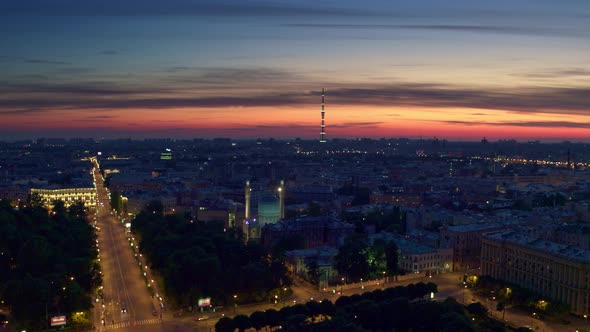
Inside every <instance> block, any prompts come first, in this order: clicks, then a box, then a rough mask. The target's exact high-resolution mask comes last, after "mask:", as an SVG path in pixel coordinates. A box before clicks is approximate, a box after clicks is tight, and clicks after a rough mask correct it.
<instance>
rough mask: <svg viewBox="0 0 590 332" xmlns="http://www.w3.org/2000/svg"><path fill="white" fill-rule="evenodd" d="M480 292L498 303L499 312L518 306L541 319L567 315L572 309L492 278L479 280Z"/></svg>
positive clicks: (477, 285) (477, 283) (486, 277)
mask: <svg viewBox="0 0 590 332" xmlns="http://www.w3.org/2000/svg"><path fill="white" fill-rule="evenodd" d="M475 286H476V287H477V288H478V291H479V292H480V293H482V294H483V295H484V296H487V297H494V298H495V299H496V300H497V301H498V305H497V310H498V311H502V312H503V314H504V311H505V310H506V307H508V306H518V307H522V308H524V309H528V310H530V311H531V312H533V311H534V312H536V314H538V315H539V316H540V317H543V316H546V315H547V316H552V315H560V314H567V313H569V312H570V307H569V306H568V305H566V304H564V303H561V302H558V301H553V300H549V299H545V298H543V297H542V296H540V295H539V294H536V293H534V292H531V291H530V290H528V289H525V288H522V287H520V286H518V285H514V284H510V283H506V282H504V281H501V280H497V279H494V278H492V277H490V276H481V277H479V278H477V282H476V285H475Z"/></svg>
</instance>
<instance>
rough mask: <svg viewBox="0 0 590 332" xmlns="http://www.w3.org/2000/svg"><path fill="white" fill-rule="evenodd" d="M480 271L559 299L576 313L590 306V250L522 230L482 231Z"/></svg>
mask: <svg viewBox="0 0 590 332" xmlns="http://www.w3.org/2000/svg"><path fill="white" fill-rule="evenodd" d="M481 265H482V266H481V273H482V274H483V275H488V276H491V277H493V278H495V279H499V280H503V281H506V282H510V283H513V284H517V285H520V286H521V287H524V288H526V289H529V290H531V291H533V292H535V293H538V294H540V295H541V296H544V297H547V298H548V299H553V300H557V301H560V302H563V303H565V304H567V305H569V306H570V307H571V310H572V312H574V313H576V314H578V315H587V314H588V313H589V309H590V283H589V279H588V278H589V277H590V251H589V250H586V249H583V248H580V247H576V246H572V245H564V244H558V243H555V242H550V241H547V240H544V239H540V238H535V237H529V236H526V235H524V233H522V232H517V231H504V232H496V233H490V234H486V235H485V236H484V237H483V239H482V248H481Z"/></svg>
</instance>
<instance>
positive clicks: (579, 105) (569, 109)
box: [0, 67, 590, 125]
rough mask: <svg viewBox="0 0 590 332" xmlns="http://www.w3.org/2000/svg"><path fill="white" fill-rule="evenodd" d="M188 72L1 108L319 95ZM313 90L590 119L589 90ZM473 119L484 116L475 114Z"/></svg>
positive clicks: (12, 99)
mask: <svg viewBox="0 0 590 332" xmlns="http://www.w3.org/2000/svg"><path fill="white" fill-rule="evenodd" d="M169 69H172V68H169ZM177 69H178V70H181V69H179V68H177ZM175 70H176V69H175ZM185 70H186V72H183V73H182V74H178V75H175V74H169V75H168V77H166V78H160V77H161V76H159V75H157V76H156V77H151V76H149V77H148V78H146V79H143V80H141V84H123V83H118V82H116V80H113V81H112V82H109V81H98V82H92V81H87V82H79V83H76V82H70V83H53V82H51V81H47V82H45V81H42V82H39V81H34V82H28V83H26V82H23V83H13V82H12V81H7V82H1V81H0V108H2V109H5V110H14V109H17V110H21V109H25V110H29V111H30V110H41V109H78V110H84V109H120V110H124V109H167V108H227V107H298V106H302V105H310V104H316V103H317V102H318V100H319V96H320V94H321V91H320V90H319V89H317V90H312V91H309V90H307V91H306V90H303V89H302V88H301V87H306V86H308V85H310V84H312V83H310V82H312V81H313V79H310V78H306V77H304V76H298V75H295V74H293V73H291V72H289V71H283V70H277V69H272V68H198V67H187V68H186V69H185ZM181 71H182V70H181ZM578 72H579V71H578ZM132 81H138V79H136V78H133V80H132ZM313 85H315V86H327V87H331V88H328V89H327V90H326V94H327V98H328V103H329V104H330V105H346V106H349V105H352V106H354V105H364V106H368V105H371V106H383V107H432V108H447V107H449V108H472V109H482V110H484V109H487V110H505V111H512V112H521V113H531V114H532V113H554V114H579V115H588V112H589V111H590V87H547V86H543V87H534V86H532V87H522V88H498V87H485V86H482V87H463V86H457V85H451V84H434V83H432V84H425V83H422V84H417V83H404V82H398V83H392V84H386V85H383V84H371V83H359V84H353V83H346V84H343V83H329V82H313ZM162 86H165V87H164V88H162ZM473 115H486V114H484V113H483V112H477V111H474V113H473ZM365 125H374V124H372V123H366V124H365Z"/></svg>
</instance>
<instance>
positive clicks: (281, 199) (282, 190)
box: [277, 180, 285, 219]
mask: <svg viewBox="0 0 590 332" xmlns="http://www.w3.org/2000/svg"><path fill="white" fill-rule="evenodd" d="M277 190H278V191H279V209H280V211H281V219H284V218H285V181H283V180H281V184H280V185H279V189H277Z"/></svg>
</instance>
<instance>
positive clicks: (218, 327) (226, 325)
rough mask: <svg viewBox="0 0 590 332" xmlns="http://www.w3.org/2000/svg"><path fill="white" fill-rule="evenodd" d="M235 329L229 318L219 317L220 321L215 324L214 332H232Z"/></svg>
mask: <svg viewBox="0 0 590 332" xmlns="http://www.w3.org/2000/svg"><path fill="white" fill-rule="evenodd" d="M235 329H236V327H235V324H234V321H233V319H231V318H229V317H221V319H219V320H218V321H217V323H215V331H216V332H234V330H235Z"/></svg>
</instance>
